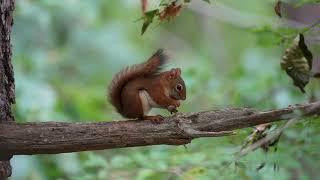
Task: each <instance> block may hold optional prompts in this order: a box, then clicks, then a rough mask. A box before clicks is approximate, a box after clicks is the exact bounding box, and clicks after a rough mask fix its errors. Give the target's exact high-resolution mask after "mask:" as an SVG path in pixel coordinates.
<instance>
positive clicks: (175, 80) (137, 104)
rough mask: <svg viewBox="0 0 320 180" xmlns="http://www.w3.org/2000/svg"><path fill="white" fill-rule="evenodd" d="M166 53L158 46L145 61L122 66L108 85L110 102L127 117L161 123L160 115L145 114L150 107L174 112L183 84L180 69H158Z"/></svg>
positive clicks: (182, 96) (161, 67)
mask: <svg viewBox="0 0 320 180" xmlns="http://www.w3.org/2000/svg"><path fill="white" fill-rule="evenodd" d="M168 59H169V58H168V55H167V54H166V53H165V52H164V50H163V49H159V50H158V51H157V52H156V53H154V54H153V55H152V56H151V57H150V58H149V59H148V60H147V61H146V62H144V63H142V64H136V65H132V66H129V67H126V68H124V69H123V70H121V71H120V72H118V73H117V74H116V75H115V76H114V77H113V79H112V81H111V83H110V85H109V101H110V103H111V104H112V105H113V106H114V107H115V108H116V110H117V111H118V112H119V113H120V114H121V115H122V116H124V117H126V118H138V119H143V120H151V121H153V122H156V123H158V122H161V121H162V120H163V117H162V116H161V115H156V116H148V113H149V111H150V110H151V108H163V109H167V110H168V111H169V112H171V113H175V112H177V108H178V107H179V106H180V100H185V99H186V87H185V83H184V81H183V79H182V78H181V70H180V68H173V69H171V70H170V71H164V72H161V71H162V69H163V65H164V64H166V63H167V62H168Z"/></svg>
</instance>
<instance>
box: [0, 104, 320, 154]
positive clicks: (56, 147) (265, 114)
mask: <svg viewBox="0 0 320 180" xmlns="http://www.w3.org/2000/svg"><path fill="white" fill-rule="evenodd" d="M311 115H320V102H315V103H308V104H301V105H294V106H289V107H288V108H283V109H277V110H270V111H256V110H253V109H248V108H226V109H221V110H214V111H207V112H197V113H178V114H176V115H174V116H172V117H167V118H165V120H164V122H163V123H161V124H154V123H152V122H151V121H140V120H128V121H113V122H99V123H64V122H49V123H24V124H16V123H6V124H1V126H0V150H1V151H2V152H1V153H4V154H9V155H20V154H55V153H66V152H77V151H88V150H101V149H111V148H123V147H133V146H146V145H158V144H167V145H182V144H187V143H190V142H191V140H192V139H195V138H199V137H215V136H225V135H230V134H232V132H231V131H232V130H235V129H240V128H246V127H252V126H255V125H259V124H264V123H270V122H274V121H280V120H288V119H291V118H293V117H301V116H311ZM1 153H0V154H1Z"/></svg>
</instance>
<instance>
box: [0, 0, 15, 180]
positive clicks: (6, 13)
mask: <svg viewBox="0 0 320 180" xmlns="http://www.w3.org/2000/svg"><path fill="white" fill-rule="evenodd" d="M13 10H14V0H1V1H0V123H2V122H12V121H14V117H13V114H12V111H11V104H13V103H14V100H15V91H14V76H13V68H12V64H11V56H12V48H11V44H10V34H11V29H12V24H13ZM1 126H2V125H1V124H0V127H1ZM1 128H2V127H1ZM10 158H11V156H6V155H5V154H3V153H2V150H1V149H0V179H7V177H9V176H11V171H12V170H11V165H10V161H9V160H10Z"/></svg>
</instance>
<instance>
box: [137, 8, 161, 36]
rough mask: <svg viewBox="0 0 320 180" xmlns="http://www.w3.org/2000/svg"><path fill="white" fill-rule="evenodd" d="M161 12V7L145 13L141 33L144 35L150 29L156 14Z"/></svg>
mask: <svg viewBox="0 0 320 180" xmlns="http://www.w3.org/2000/svg"><path fill="white" fill-rule="evenodd" d="M158 14H159V9H155V10H151V11H148V12H146V13H145V14H144V17H143V24H142V28H141V35H143V34H144V33H145V32H146V30H147V29H148V27H149V25H150V24H151V23H152V22H153V19H154V17H155V16H157V15H158Z"/></svg>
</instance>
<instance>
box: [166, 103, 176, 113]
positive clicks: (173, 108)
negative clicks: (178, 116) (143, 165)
mask: <svg viewBox="0 0 320 180" xmlns="http://www.w3.org/2000/svg"><path fill="white" fill-rule="evenodd" d="M168 111H169V112H170V113H171V114H172V113H177V112H178V110H177V107H176V106H173V105H170V106H168Z"/></svg>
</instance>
